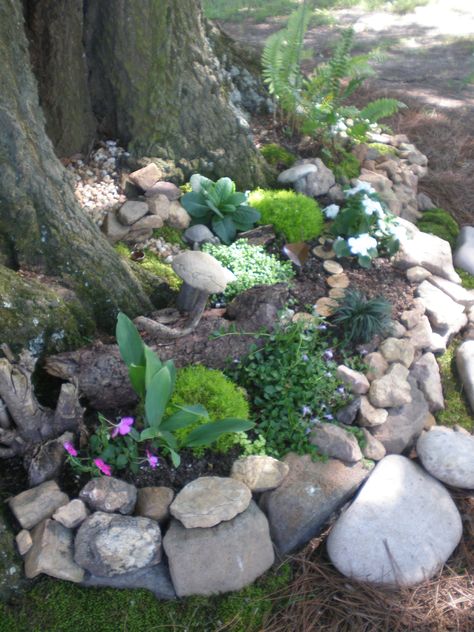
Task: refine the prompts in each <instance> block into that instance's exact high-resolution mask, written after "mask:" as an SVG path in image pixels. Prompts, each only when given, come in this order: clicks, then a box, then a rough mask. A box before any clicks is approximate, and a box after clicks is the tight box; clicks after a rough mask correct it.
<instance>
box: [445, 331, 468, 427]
mask: <svg viewBox="0 0 474 632" xmlns="http://www.w3.org/2000/svg"><path fill="white" fill-rule="evenodd" d="M459 344H460V343H459V342H457V343H454V344H452V345H451V346H450V347H449V348H448V350H447V351H446V353H444V354H443V355H442V356H440V357H439V358H438V364H439V370H440V374H441V382H442V384H443V392H444V404H445V408H444V410H441V411H439V412H438V413H436V420H437V422H438V424H441V425H443V426H454V425H455V424H459V425H460V426H462V427H463V428H466V430H469V432H472V431H473V430H474V420H473V416H472V413H471V409H470V407H469V404H468V402H467V400H466V398H465V397H464V393H463V388H462V384H461V381H460V379H459V376H458V373H457V368H456V351H457V348H458V347H459Z"/></svg>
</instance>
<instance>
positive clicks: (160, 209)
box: [147, 195, 170, 222]
mask: <svg viewBox="0 0 474 632" xmlns="http://www.w3.org/2000/svg"><path fill="white" fill-rule="evenodd" d="M147 204H148V213H149V214H150V215H156V216H157V217H161V219H162V221H163V222H166V220H167V219H168V217H169V216H170V201H169V199H168V198H167V197H166V195H156V196H154V197H151V198H149V199H148V200H147Z"/></svg>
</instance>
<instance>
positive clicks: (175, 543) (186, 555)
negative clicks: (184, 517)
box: [163, 501, 275, 597]
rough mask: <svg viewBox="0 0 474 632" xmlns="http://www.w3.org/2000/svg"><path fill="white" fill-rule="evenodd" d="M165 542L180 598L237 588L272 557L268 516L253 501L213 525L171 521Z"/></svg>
mask: <svg viewBox="0 0 474 632" xmlns="http://www.w3.org/2000/svg"><path fill="white" fill-rule="evenodd" d="M163 544H164V548H165V551H166V555H167V556H168V559H169V566H170V573H171V578H172V580H173V585H174V588H175V590H176V594H177V595H178V597H186V596H188V595H213V594H217V593H222V592H227V591H230V590H240V589H241V588H243V587H244V586H248V585H249V584H251V583H252V582H254V581H255V579H257V577H259V576H260V575H262V574H263V573H264V572H265V571H266V570H268V569H269V568H270V566H271V565H272V564H273V562H274V559H275V555H274V552H273V544H272V541H271V540H270V533H269V528H268V521H267V519H266V517H265V515H264V514H263V513H262V511H260V509H259V508H258V507H257V505H256V504H255V503H254V502H253V501H252V502H251V503H250V504H249V506H248V508H247V509H246V510H245V511H244V512H243V513H240V514H239V515H238V516H236V517H235V518H233V519H232V520H228V521H226V522H221V524H219V525H217V526H214V527H207V528H203V529H186V528H184V527H183V526H182V524H181V523H180V522H178V521H177V520H173V521H172V522H171V525H170V528H169V529H168V531H167V533H166V535H165V537H164V542H163Z"/></svg>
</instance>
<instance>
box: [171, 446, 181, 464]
mask: <svg viewBox="0 0 474 632" xmlns="http://www.w3.org/2000/svg"><path fill="white" fill-rule="evenodd" d="M170 455H171V462H172V463H173V465H174V467H179V466H180V463H181V457H180V456H179V454H178V453H177V452H175V451H174V450H171V448H170Z"/></svg>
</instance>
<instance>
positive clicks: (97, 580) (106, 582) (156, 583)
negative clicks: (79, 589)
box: [81, 562, 176, 599]
mask: <svg viewBox="0 0 474 632" xmlns="http://www.w3.org/2000/svg"><path fill="white" fill-rule="evenodd" d="M81 586H92V587H94V588H125V589H132V588H145V589H146V590H149V591H150V592H152V593H153V594H154V595H155V597H156V598H157V599H175V598H176V593H175V591H174V588H173V584H172V582H171V577H170V573H169V570H168V567H167V566H166V565H165V564H164V562H161V563H160V564H157V565H156V566H149V567H147V568H140V569H139V570H137V571H133V572H131V573H122V574H121V575H114V576H113V577H99V576H98V575H91V574H90V573H86V574H85V576H84V580H83V581H82V582H81Z"/></svg>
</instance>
